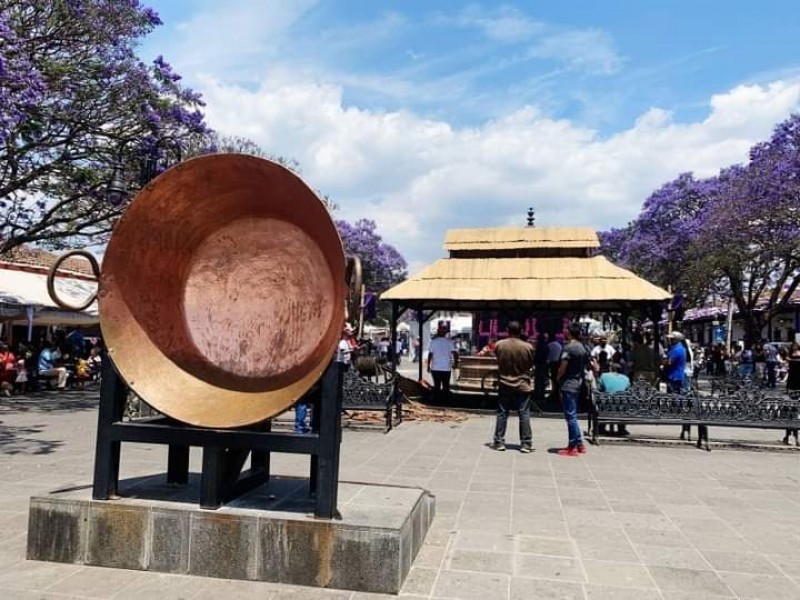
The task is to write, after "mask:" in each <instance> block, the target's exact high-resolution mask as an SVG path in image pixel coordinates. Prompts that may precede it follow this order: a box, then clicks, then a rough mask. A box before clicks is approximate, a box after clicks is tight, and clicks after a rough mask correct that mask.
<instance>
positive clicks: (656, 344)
mask: <svg viewBox="0 0 800 600" xmlns="http://www.w3.org/2000/svg"><path fill="white" fill-rule="evenodd" d="M629 339H630V343H627V342H620V341H618V340H616V339H613V338H612V337H609V336H608V335H606V334H605V333H602V332H599V333H597V334H595V335H592V336H587V335H585V334H584V332H583V330H582V329H581V327H580V325H578V324H573V325H571V326H570V327H569V328H568V329H567V330H566V331H564V332H563V333H559V334H556V335H548V334H539V335H537V336H536V338H535V339H532V340H528V338H527V336H526V335H525V334H524V332H522V331H521V330H520V326H519V323H517V322H515V321H512V322H511V323H509V325H508V337H506V338H504V339H501V340H499V341H498V340H497V339H496V338H495V337H490V338H489V340H488V342H487V343H486V345H484V346H483V347H482V348H481V349H480V350H479V351H478V355H481V356H495V357H496V358H497V368H498V373H499V375H498V379H499V384H498V406H497V421H496V427H495V432H494V437H493V440H492V442H491V447H492V448H494V449H495V450H501V451H502V450H505V449H506V444H505V433H506V428H507V422H508V417H509V414H510V413H512V412H514V413H517V414H518V416H519V421H520V423H519V427H520V432H519V435H520V451H521V452H530V451H531V447H532V442H531V438H532V433H531V427H530V403H531V401H532V400H542V399H545V398H546V396H547V391H548V390H549V393H550V398H551V399H553V400H555V401H557V402H558V403H559V404H560V406H561V408H562V410H563V412H564V415H565V418H566V421H567V432H568V442H567V446H566V447H565V448H563V449H561V450H559V451H558V452H559V454H562V455H565V456H577V455H579V454H583V453H584V452H586V448H585V446H584V444H583V440H582V437H581V431H580V427H579V426H578V422H577V413H578V408H579V407H580V406H582V405H584V406H585V403H586V402H587V400H588V399H589V397H590V395H591V393H592V391H593V390H599V391H604V392H611V393H613V392H621V391H625V390H627V389H628V388H629V387H630V386H631V383H632V382H635V381H643V382H645V383H647V384H649V385H653V386H658V385H660V386H662V388H663V389H664V390H665V391H668V392H671V393H686V392H688V391H690V390H691V389H697V381H698V377H699V375H700V373H701V372H702V371H703V370H705V371H706V372H707V373H708V374H710V375H725V374H732V373H735V374H737V375H739V376H742V377H747V378H757V379H759V380H760V381H761V382H762V383H763V385H765V386H767V387H776V385H777V384H778V383H779V382H781V381H782V380H785V372H786V365H787V363H788V361H789V360H791V359H800V345H798V344H797V343H792V344H791V345H788V346H785V347H783V346H779V345H776V344H774V343H770V342H767V341H766V340H765V341H763V342H762V343H759V344H755V345H753V346H750V345H739V346H735V347H734V348H732V349H731V351H730V352H725V351H724V346H723V345H716V346H709V347H706V348H704V347H701V346H700V345H696V344H692V343H691V342H690V341H689V340H688V339H687V338H686V337H685V336H684V335H683V334H682V333H681V332H680V331H671V332H670V333H669V334H668V335H666V336H665V338H661V339H660V340H658V341H656V340H654V339H653V337H652V334H650V333H649V332H634V333H633V334H632V336H631V337H630V338H629ZM662 342H663V343H662ZM459 356H460V352H459V351H458V348H457V347H456V346H455V344H454V343H453V341H452V340H451V339H449V338H448V336H447V330H446V329H445V328H440V329H439V330H438V331H437V334H436V336H435V337H434V338H433V339H432V340H431V344H430V347H429V349H428V354H427V366H428V372H429V373H430V375H431V378H432V379H433V393H434V396H437V397H438V400H439V401H440V402H446V401H447V399H448V394H449V387H450V378H451V371H452V370H454V369H456V368H457V367H458V362H459ZM789 387H791V386H789ZM617 429H618V433H619V434H622V435H626V434H627V431H626V429H625V426H624V425H617ZM682 435H683V434H682Z"/></svg>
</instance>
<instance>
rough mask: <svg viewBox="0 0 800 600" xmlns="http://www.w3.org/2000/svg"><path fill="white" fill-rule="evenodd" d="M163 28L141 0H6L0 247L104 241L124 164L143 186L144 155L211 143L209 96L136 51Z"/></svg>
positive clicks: (153, 158)
mask: <svg viewBox="0 0 800 600" xmlns="http://www.w3.org/2000/svg"><path fill="white" fill-rule="evenodd" d="M160 24H161V19H160V18H159V17H158V14H157V13H156V12H155V11H153V10H152V9H150V8H148V7H146V6H144V5H143V4H142V3H141V2H139V1H138V0H63V1H58V2H53V1H52V0H29V1H28V2H16V1H11V0H0V65H2V68H1V69H0V198H2V199H3V201H4V202H5V203H6V206H5V207H4V208H3V209H2V210H0V254H2V253H3V252H5V251H7V250H9V249H11V248H12V247H14V246H16V245H19V244H22V243H27V242H43V243H49V244H51V245H59V244H66V243H78V244H83V243H86V242H87V241H88V242H89V243H101V242H102V241H103V239H104V238H105V237H106V236H107V235H108V234H109V232H110V231H111V228H112V227H113V224H114V222H115V220H116V217H117V216H118V215H119V214H120V212H121V211H122V210H123V209H124V207H123V206H121V207H112V206H110V205H109V204H108V203H106V202H105V201H104V197H103V196H104V195H103V193H102V192H103V190H104V189H105V188H106V186H107V184H108V182H109V180H110V179H111V173H112V170H113V169H114V167H115V166H116V164H117V163H118V162H121V163H122V165H123V173H124V174H125V176H126V179H127V180H128V184H129V186H130V188H131V190H130V191H131V192H132V193H134V192H135V191H136V186H137V185H139V184H140V183H141V180H140V177H139V171H140V170H141V165H142V164H143V162H144V163H147V164H153V165H156V167H157V168H158V169H162V168H163V166H164V165H167V164H171V163H174V162H175V161H176V160H177V159H178V158H179V157H181V156H182V157H184V158H185V157H187V156H188V155H189V154H190V152H189V150H190V149H193V148H202V147H206V146H207V145H208V142H207V139H208V138H209V136H210V134H211V131H210V130H209V128H208V126H207V124H206V122H205V119H204V116H203V113H202V112H201V110H200V109H201V107H202V106H203V102H202V99H201V97H200V95H199V94H198V93H197V92H195V91H194V90H191V89H189V88H187V87H185V86H182V85H181V78H180V75H178V74H177V73H175V72H174V71H173V69H172V67H171V66H170V65H169V63H168V62H167V61H166V60H165V59H164V58H163V57H161V56H159V57H157V58H156V59H155V60H154V61H153V62H152V63H150V64H147V63H145V62H143V61H142V60H140V58H139V57H138V56H137V54H136V50H137V48H138V46H139V43H140V41H141V39H142V38H143V37H144V36H146V35H148V34H149V33H150V32H151V31H152V30H153V29H154V28H155V27H156V26H158V25H160ZM153 140H155V141H156V143H153Z"/></svg>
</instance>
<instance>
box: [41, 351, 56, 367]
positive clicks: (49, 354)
mask: <svg viewBox="0 0 800 600" xmlns="http://www.w3.org/2000/svg"><path fill="white" fill-rule="evenodd" d="M52 368H53V351H52V350H50V349H49V348H45V349H44V350H42V351H41V352H40V353H39V370H40V371H47V370H48V369H52Z"/></svg>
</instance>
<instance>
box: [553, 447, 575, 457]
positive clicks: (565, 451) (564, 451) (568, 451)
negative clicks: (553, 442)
mask: <svg viewBox="0 0 800 600" xmlns="http://www.w3.org/2000/svg"><path fill="white" fill-rule="evenodd" d="M557 454H558V455H559V456H578V448H577V446H570V447H568V448H561V450H559V451H558V452H557Z"/></svg>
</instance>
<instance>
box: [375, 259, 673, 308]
mask: <svg viewBox="0 0 800 600" xmlns="http://www.w3.org/2000/svg"><path fill="white" fill-rule="evenodd" d="M671 297H672V295H671V294H670V293H669V292H667V291H666V290H663V289H661V288H659V287H658V286H655V285H653V284H652V283H650V282H648V281H645V280H644V279H641V278H640V277H637V276H636V275H634V274H633V273H631V272H630V271H627V270H625V269H623V268H621V267H618V266H616V265H614V264H613V263H611V262H609V261H608V260H607V259H606V258H605V257H603V256H594V257H591V258H446V259H441V260H438V261H436V262H435V263H433V264H432V265H430V266H428V267H426V268H425V269H424V270H423V271H422V272H421V273H419V274H418V275H416V276H414V277H411V278H410V279H407V280H406V281H404V282H402V283H399V284H398V285H396V286H394V287H393V288H391V289H389V290H387V291H386V292H384V293H383V294H382V295H381V299H382V300H392V301H407V302H412V301H417V302H432V301H438V303H439V304H447V305H450V304H452V305H455V304H458V303H459V302H461V303H465V302H467V303H468V302H526V303H548V304H565V303H571V304H582V305H592V304H594V305H598V306H601V305H611V304H615V303H625V302H647V301H654V302H655V301H662V300H667V299H669V298H671Z"/></svg>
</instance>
